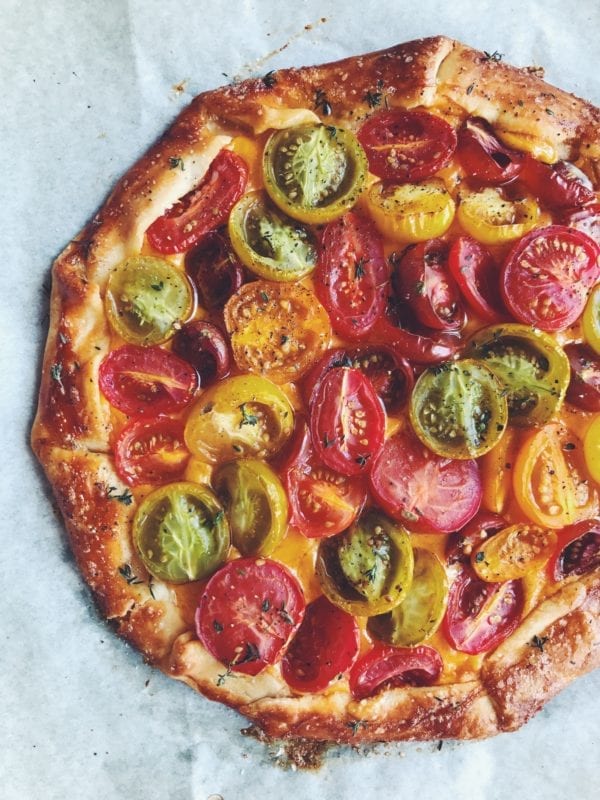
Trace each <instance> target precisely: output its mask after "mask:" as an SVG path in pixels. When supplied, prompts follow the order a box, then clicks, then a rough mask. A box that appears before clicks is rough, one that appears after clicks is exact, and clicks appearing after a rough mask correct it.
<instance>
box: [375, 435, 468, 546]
mask: <svg viewBox="0 0 600 800" xmlns="http://www.w3.org/2000/svg"><path fill="white" fill-rule="evenodd" d="M370 482H371V490H372V492H373V494H374V496H375V499H376V500H377V502H378V503H379V504H380V505H381V507H382V508H384V509H385V510H386V511H387V513H388V514H390V515H391V516H392V517H394V518H395V519H398V520H401V521H402V522H403V523H405V524H407V525H408V526H409V527H410V528H411V530H421V531H430V532H432V533H449V532H450V531H456V530H458V529H459V528H462V526H463V525H466V523H467V522H468V521H469V520H470V519H471V518H472V517H473V516H474V515H475V514H476V513H477V510H478V509H479V505H480V503H481V478H480V475H479V469H478V467H477V462H476V461H472V460H468V461H466V460H462V461H458V460H455V459H451V458H442V457H441V456H438V455H436V454H435V453H432V452H431V451H430V450H429V449H428V448H427V447H425V445H423V444H421V442H420V441H419V440H418V439H417V438H416V436H415V435H414V434H412V433H411V432H410V431H401V432H400V433H397V434H396V435H395V436H392V437H391V438H390V439H388V440H387V441H386V443H385V444H384V446H383V450H382V451H381V453H380V454H379V456H378V457H377V458H376V459H375V463H374V464H373V468H372V470H371V475H370Z"/></svg>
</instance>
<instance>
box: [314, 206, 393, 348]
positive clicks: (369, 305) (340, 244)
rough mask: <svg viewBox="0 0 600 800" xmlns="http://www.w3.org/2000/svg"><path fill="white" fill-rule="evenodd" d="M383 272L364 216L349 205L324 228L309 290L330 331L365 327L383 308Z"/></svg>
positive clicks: (375, 237)
mask: <svg viewBox="0 0 600 800" xmlns="http://www.w3.org/2000/svg"><path fill="white" fill-rule="evenodd" d="M389 274H390V271H389V266H388V263H387V261H386V259H385V256H384V254H383V244H382V241H381V238H380V236H379V234H378V233H377V231H376V230H375V226H374V225H373V223H372V222H371V221H370V220H368V219H366V218H365V217H362V216H360V215H359V214H357V213H355V212H353V211H351V212H349V213H347V214H344V216H343V217H341V218H340V219H337V220H335V222H331V223H330V224H329V225H328V226H327V227H326V228H325V230H324V232H323V237H322V240H321V251H320V255H319V264H318V266H317V270H316V272H315V291H316V293H317V297H318V298H319V300H320V301H321V302H322V303H323V305H324V306H325V308H326V309H327V311H328V312H329V314H330V316H331V321H332V324H333V328H334V330H335V331H336V333H339V334H340V335H341V336H344V337H346V338H348V339H361V338H363V337H365V336H366V335H367V334H368V333H369V331H370V330H371V328H372V327H373V325H374V323H375V321H376V319H377V318H378V317H379V316H380V315H381V314H382V313H383V310H384V308H385V303H386V297H387V292H388V280H389Z"/></svg>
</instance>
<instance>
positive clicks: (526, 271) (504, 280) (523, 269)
mask: <svg viewBox="0 0 600 800" xmlns="http://www.w3.org/2000/svg"><path fill="white" fill-rule="evenodd" d="M599 262H600V248H599V247H598V245H597V244H596V243H595V242H594V241H593V240H592V239H590V238H589V237H588V236H586V235H585V234H583V233H580V232H579V231H576V230H574V229H573V228H567V227H565V226H564V225H550V226H549V227H547V228H541V229H539V230H535V231H532V232H531V233H529V234H528V235H527V236H524V237H523V238H522V239H521V241H520V242H518V243H517V244H516V246H515V247H514V248H513V250H511V252H510V253H509V256H508V258H507V260H506V262H505V264H504V266H503V269H502V277H501V284H500V285H501V289H502V295H503V298H504V302H505V303H506V307H507V308H508V310H509V311H510V312H511V314H512V315H513V316H514V317H515V318H516V319H518V320H519V321H520V322H524V323H525V324H527V325H533V326H535V327H537V328H541V329H542V330H544V331H558V330H564V329H565V328H568V327H569V325H572V324H573V323H574V322H575V321H576V320H577V318H578V317H579V316H580V315H581V313H582V311H583V308H584V306H585V302H586V299H587V294H588V292H589V291H590V289H591V288H592V287H593V286H594V285H595V284H596V283H597V282H598V280H599V279H600V263H599Z"/></svg>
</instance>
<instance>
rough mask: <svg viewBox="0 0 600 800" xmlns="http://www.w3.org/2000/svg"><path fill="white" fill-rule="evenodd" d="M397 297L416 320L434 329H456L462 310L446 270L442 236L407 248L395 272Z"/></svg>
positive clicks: (444, 245)
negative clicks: (404, 303)
mask: <svg viewBox="0 0 600 800" xmlns="http://www.w3.org/2000/svg"><path fill="white" fill-rule="evenodd" d="M394 279H395V281H396V285H397V292H398V295H399V297H400V298H401V299H402V300H404V301H405V302H406V303H408V304H409V306H410V308H411V309H412V310H413V311H414V313H415V314H416V316H417V318H418V320H419V322H421V323H422V324H423V325H427V326H428V327H429V328H434V329H436V330H458V329H459V328H462V327H463V326H464V324H465V321H466V318H465V312H464V309H463V307H462V301H461V297H460V292H459V291H458V286H457V285H456V283H455V282H454V279H453V278H452V276H451V275H450V274H449V272H448V246H447V245H446V243H445V242H443V241H442V240H441V239H429V240H428V241H426V242H422V243H421V244H417V245H415V246H414V247H409V248H407V249H406V250H405V251H404V254H403V255H402V257H401V260H400V263H399V264H398V269H397V272H396V273H395V275H394Z"/></svg>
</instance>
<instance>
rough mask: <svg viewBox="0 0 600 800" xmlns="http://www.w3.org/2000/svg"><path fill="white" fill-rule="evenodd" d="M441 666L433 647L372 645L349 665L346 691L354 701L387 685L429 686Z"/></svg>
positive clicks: (370, 694)
mask: <svg viewBox="0 0 600 800" xmlns="http://www.w3.org/2000/svg"><path fill="white" fill-rule="evenodd" d="M443 668H444V663H443V661H442V657H441V656H440V654H439V653H438V651H437V650H434V649H433V647H428V646H427V645H420V646H419V647H390V646H389V645H376V646H375V647H374V648H373V649H372V650H369V652H368V653H366V654H365V655H364V656H363V657H362V658H361V659H360V661H357V663H356V664H355V665H354V667H353V668H352V672H351V673H350V691H351V692H352V696H353V697H354V699H355V700H364V699H365V698H366V697H371V696H372V695H374V694H377V692H378V691H380V690H381V689H384V688H387V687H388V686H431V685H432V684H435V682H436V681H437V680H438V678H439V677H440V675H441V674H442V670H443Z"/></svg>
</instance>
